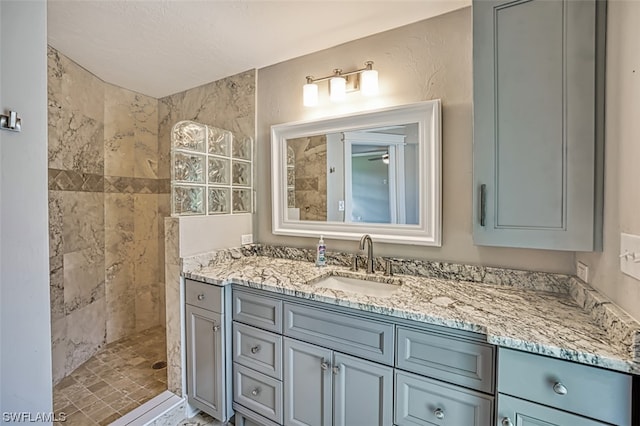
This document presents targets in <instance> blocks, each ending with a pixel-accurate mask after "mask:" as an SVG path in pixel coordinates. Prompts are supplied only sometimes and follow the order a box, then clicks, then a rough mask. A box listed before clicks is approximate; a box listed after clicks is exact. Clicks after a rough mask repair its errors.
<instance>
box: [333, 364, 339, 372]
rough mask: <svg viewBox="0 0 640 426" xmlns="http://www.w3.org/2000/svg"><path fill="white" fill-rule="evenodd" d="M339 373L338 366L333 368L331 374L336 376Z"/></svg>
mask: <svg viewBox="0 0 640 426" xmlns="http://www.w3.org/2000/svg"><path fill="white" fill-rule="evenodd" d="M339 372H340V366H339V365H336V366H335V367H333V374H338V373H339Z"/></svg>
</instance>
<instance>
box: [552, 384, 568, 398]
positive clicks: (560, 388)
mask: <svg viewBox="0 0 640 426" xmlns="http://www.w3.org/2000/svg"><path fill="white" fill-rule="evenodd" d="M553 391H554V392H555V393H557V394H558V395H566V394H567V388H566V387H565V385H563V384H562V383H560V382H556V383H555V384H554V385H553Z"/></svg>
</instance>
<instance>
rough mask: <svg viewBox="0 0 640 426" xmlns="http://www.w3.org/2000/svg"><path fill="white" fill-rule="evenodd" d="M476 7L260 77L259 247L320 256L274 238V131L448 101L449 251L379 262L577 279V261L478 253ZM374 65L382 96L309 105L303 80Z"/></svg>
mask: <svg viewBox="0 0 640 426" xmlns="http://www.w3.org/2000/svg"><path fill="white" fill-rule="evenodd" d="M471 37H472V35H471V8H465V9H461V10H458V11H455V12H451V13H449V14H446V15H442V16H439V17H435V18H432V19H428V20H425V21H421V22H418V23H415V24H412V25H408V26H405V27H401V28H398V29H394V30H391V31H387V32H384V33H380V34H377V35H373V36H371V37H367V38H364V39H361V40H355V41H352V42H349V43H346V44H343V45H340V46H337V47H334V48H331V49H327V50H324V51H320V52H316V53H313V54H310V55H307V56H303V57H300V58H296V59H293V60H290V61H286V62H283V63H280V64H276V65H273V66H270V67H266V68H263V69H260V70H259V71H258V126H257V130H258V139H257V150H258V155H257V159H258V162H257V167H256V172H257V175H258V176H260V177H261V178H262V179H260V180H259V181H258V187H257V190H258V206H257V207H258V211H257V213H258V214H257V216H256V222H257V223H256V229H257V235H258V241H259V242H261V243H269V244H277V245H291V246H295V247H307V248H311V247H314V245H315V244H316V241H315V239H309V238H295V237H286V236H276V235H273V234H272V233H271V188H270V185H271V181H270V179H268V178H267V177H268V176H270V175H271V167H270V158H271V156H270V151H269V147H270V135H269V132H270V126H271V125H273V124H279V123H285V122H290V121H299V120H305V119H311V118H316V117H322V116H329V115H333V114H337V113H346V112H349V111H360V110H365V109H370V108H376V107H383V106H391V105H400V104H407V103H412V102H418V101H423V100H428V99H435V98H440V99H442V116H443V140H442V152H443V162H442V163H443V188H442V189H443V245H442V247H440V248H430V247H419V246H408V245H394V244H381V243H379V244H376V246H375V252H376V254H377V255H389V256H401V257H408V258H419V259H429V260H443V261H452V262H460V263H469V264H483V265H490V266H502V267H510V268H518V269H530V270H538V271H550V272H562V273H573V272H574V269H575V268H574V257H575V254H574V253H573V252H558V251H548V250H526V249H510V248H493V247H478V246H475V245H474V244H473V239H472V229H471V225H472V222H471V220H472V219H471V218H472V204H471V195H472V115H471V114H472V112H471V105H472V58H471V52H472V39H471ZM366 60H372V61H374V62H375V68H376V69H377V70H378V71H379V78H380V95H379V96H378V97H376V98H375V99H372V100H367V99H366V98H361V97H360V95H359V94H358V93H354V94H350V95H348V98H347V102H346V103H345V104H344V105H342V106H338V107H336V106H331V105H330V103H329V102H328V100H327V99H326V93H325V91H326V83H320V93H321V98H320V105H319V106H318V107H316V108H304V107H303V106H302V93H301V92H302V85H303V84H304V81H305V79H304V77H305V76H306V75H309V74H311V75H315V76H317V77H320V76H324V75H328V74H330V73H331V70H332V69H333V68H336V67H341V68H343V69H345V70H351V69H357V68H360V67H362V66H363V63H364V61H366ZM327 244H328V248H329V250H338V249H339V250H346V251H356V248H357V247H356V243H355V242H353V241H337V240H328V241H327Z"/></svg>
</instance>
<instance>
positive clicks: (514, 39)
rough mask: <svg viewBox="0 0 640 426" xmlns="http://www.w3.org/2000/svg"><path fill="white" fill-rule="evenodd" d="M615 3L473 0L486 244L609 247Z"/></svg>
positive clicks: (479, 215) (478, 179) (480, 227)
mask: <svg viewBox="0 0 640 426" xmlns="http://www.w3.org/2000/svg"><path fill="white" fill-rule="evenodd" d="M604 12H605V3H604V1H600V0H598V1H596V0H581V1H572V0H531V1H529V0H527V1H524V0H522V1H518V0H515V1H514V0H476V1H474V2H473V80H474V81H473V82H474V85H473V86H474V87H473V91H474V101H473V102H474V105H473V125H474V135H473V184H474V191H473V202H474V206H475V207H474V220H473V222H474V225H473V236H474V242H475V243H476V244H478V245H489V246H507V247H530V248H541V249H556V250H579V251H593V250H598V249H599V247H600V246H601V234H602V230H601V207H602V183H603V178H602V164H603V162H602V160H603V151H602V149H603V148H602V141H603V129H604V126H603V121H604V120H603V105H604V96H603V91H604V81H603V76H604V24H605V18H604Z"/></svg>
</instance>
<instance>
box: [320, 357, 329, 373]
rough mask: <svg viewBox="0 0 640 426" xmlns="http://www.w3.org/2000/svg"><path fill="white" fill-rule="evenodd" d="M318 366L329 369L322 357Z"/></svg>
mask: <svg viewBox="0 0 640 426" xmlns="http://www.w3.org/2000/svg"><path fill="white" fill-rule="evenodd" d="M320 368H322V369H323V370H325V371H327V370H328V369H329V364H327V361H325V360H324V358H322V361H320Z"/></svg>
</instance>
